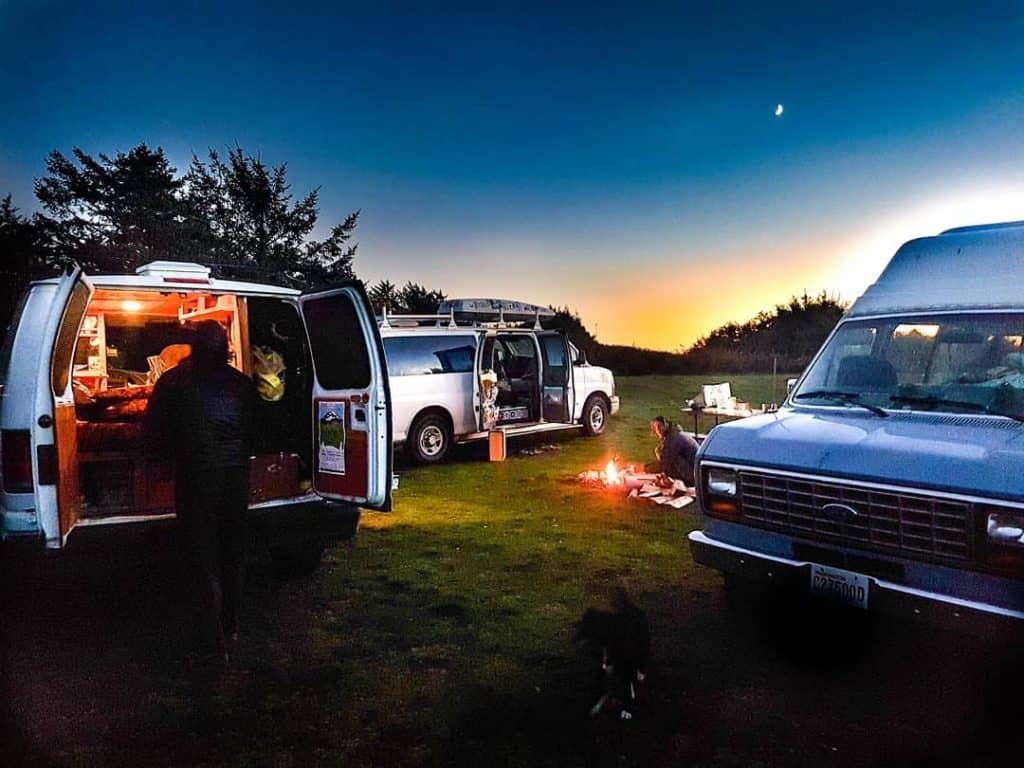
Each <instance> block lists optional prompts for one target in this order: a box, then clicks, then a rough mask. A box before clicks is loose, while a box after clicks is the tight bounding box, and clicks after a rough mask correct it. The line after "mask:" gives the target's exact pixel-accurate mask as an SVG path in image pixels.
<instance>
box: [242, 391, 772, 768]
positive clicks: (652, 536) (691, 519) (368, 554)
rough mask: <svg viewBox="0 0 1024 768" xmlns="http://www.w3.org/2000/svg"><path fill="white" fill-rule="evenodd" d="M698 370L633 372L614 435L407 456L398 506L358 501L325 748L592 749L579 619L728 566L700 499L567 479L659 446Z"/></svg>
mask: <svg viewBox="0 0 1024 768" xmlns="http://www.w3.org/2000/svg"><path fill="white" fill-rule="evenodd" d="M731 381H732V384H733V391H734V394H736V395H737V396H738V397H739V398H741V399H749V400H751V401H752V402H758V403H760V402H761V401H762V400H768V399H770V394H771V377H764V376H737V377H731ZM701 383H710V382H709V381H708V380H706V379H702V378H700V377H645V378H633V379H628V378H627V379H622V380H620V382H619V393H620V394H621V397H622V410H621V412H620V414H619V415H618V417H617V418H614V419H612V420H611V423H610V426H609V429H608V431H607V432H606V434H605V435H604V436H602V437H601V438H599V439H586V438H584V437H582V436H574V437H569V438H563V439H560V440H559V441H558V442H557V446H558V450H557V451H552V452H549V453H544V454H541V455H538V456H531V457H522V456H519V455H517V451H518V450H519V449H520V448H522V447H525V446H527V445H530V443H529V442H524V441H518V442H516V441H513V442H511V443H510V449H509V452H510V455H511V458H510V459H509V460H508V461H506V462H504V463H497V464H492V463H489V462H487V461H486V458H485V455H484V452H483V450H482V449H480V448H479V447H472V448H468V449H465V450H463V451H462V452H460V454H459V455H458V456H456V457H455V460H453V461H451V462H449V463H447V464H445V465H443V466H440V467H431V468H412V467H401V466H400V469H399V471H400V474H401V478H402V485H401V490H399V491H398V493H397V494H396V495H395V511H394V512H393V513H391V514H372V513H371V514H364V517H363V523H362V526H361V529H360V533H359V536H358V541H357V543H356V544H355V546H354V548H351V549H348V550H340V551H338V552H336V553H334V554H333V555H331V556H330V563H329V567H330V570H329V573H328V575H327V577H326V584H325V590H326V592H327V596H328V599H329V603H328V605H329V608H328V610H327V611H326V612H325V613H324V614H323V615H322V616H321V617H320V618H319V621H318V622H317V626H316V629H315V638H314V655H315V657H316V658H317V659H319V660H320V661H322V662H327V663H328V664H329V665H330V669H331V679H332V680H333V681H334V682H333V684H332V687H331V689H330V693H329V694H328V695H327V696H326V699H325V700H323V701H321V702H320V704H319V705H318V709H322V710H324V711H330V712H331V713H332V714H331V720H330V727H328V728H320V729H318V737H319V738H320V739H322V741H323V743H322V745H321V748H322V750H323V754H324V755H332V756H333V757H332V759H334V758H341V759H342V760H343V761H344V763H345V764H347V765H354V764H367V765H369V764H377V765H383V764H417V763H421V762H422V763H426V764H429V763H433V762H436V761H439V760H456V761H457V762H460V763H463V764H482V763H484V762H485V761H486V762H497V763H498V764H521V765H537V764H545V763H551V764H561V765H565V764H573V763H579V764H582V763H585V762H587V758H586V756H585V754H581V753H580V752H579V751H578V749H577V747H576V746H574V744H575V742H576V739H575V738H574V737H573V734H576V735H579V733H578V732H579V730H580V728H585V727H587V723H586V718H585V717H582V716H581V715H582V713H585V711H586V707H587V706H588V703H587V702H586V701H585V700H584V699H585V696H586V695H587V694H586V684H585V681H586V679H587V671H586V669H585V668H581V664H582V662H581V661H580V659H579V658H578V656H577V653H576V651H575V649H574V648H573V646H572V644H571V642H570V631H571V625H572V623H573V621H575V620H576V619H577V618H578V617H579V616H580V614H582V612H583V611H584V610H585V609H586V608H587V607H588V606H591V605H594V604H599V603H602V602H605V601H606V600H607V598H608V595H609V593H610V591H611V590H612V588H613V587H615V586H616V585H622V586H625V587H626V589H627V590H628V591H629V592H630V593H631V594H633V595H634V596H636V598H637V599H638V600H640V602H641V603H643V602H644V601H645V599H649V598H651V597H652V596H653V595H655V594H662V595H664V594H670V593H672V592H673V591H675V590H679V589H681V588H682V586H683V585H684V584H686V585H688V586H693V585H695V584H697V585H705V586H707V587H709V588H710V587H713V586H714V585H715V584H716V583H717V577H716V576H715V575H713V574H712V573H710V572H708V571H706V570H703V569H696V568H695V567H694V565H693V563H692V561H691V559H690V554H689V550H688V548H687V545H686V539H685V537H686V534H687V532H688V531H689V530H691V529H692V528H693V527H694V526H695V517H696V515H695V513H694V512H693V508H692V507H691V508H689V509H686V510H682V511H666V510H665V509H664V508H661V507H658V506H656V505H651V504H644V503H640V502H630V501H629V500H626V499H624V498H622V497H619V496H617V495H612V494H606V493H603V492H600V491H592V490H585V489H581V488H579V487H577V485H576V483H575V482H574V480H573V477H574V476H575V475H576V473H578V472H579V471H581V470H583V469H586V468H591V467H598V466H602V465H603V464H604V463H605V462H606V461H607V459H608V458H609V457H610V456H613V455H616V456H619V457H621V459H622V460H623V461H627V462H628V461H636V462H643V461H646V460H649V459H650V458H651V453H652V450H653V447H654V442H653V439H652V438H651V436H650V435H649V433H648V425H647V423H648V420H649V419H650V418H651V417H652V416H654V415H656V414H658V413H663V414H665V415H667V416H669V417H673V416H674V415H675V414H676V413H678V410H677V409H678V405H679V404H680V403H682V402H683V401H684V400H685V399H686V398H687V397H690V396H692V395H693V394H694V393H696V392H697V391H698V387H699V386H700V384H701ZM691 423H692V422H691ZM287 711H288V713H289V717H293V716H295V714H296V711H295V709H293V708H291V709H288V710H287ZM300 712H301V710H300ZM282 727H288V728H300V727H302V723H301V722H290V723H287V722H280V721H278V722H276V723H275V728H276V729H280V728H282ZM543 734H548V735H547V736H544V735H543ZM253 746H254V747H256V745H253ZM259 749H262V747H260V748H259ZM264 754H265V752H264Z"/></svg>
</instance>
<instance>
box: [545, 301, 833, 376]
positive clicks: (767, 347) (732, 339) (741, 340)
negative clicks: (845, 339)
mask: <svg viewBox="0 0 1024 768" xmlns="http://www.w3.org/2000/svg"><path fill="white" fill-rule="evenodd" d="M845 309H846V307H845V305H843V304H842V303H840V302H839V301H837V300H836V299H834V298H832V297H830V296H828V295H826V294H825V293H821V294H819V295H817V296H813V297H810V296H807V295H806V294H805V295H803V296H794V297H793V298H791V299H790V300H789V301H788V302H787V303H785V304H779V305H778V306H776V307H775V309H774V310H772V311H770V312H760V313H758V314H757V316H756V317H754V318H752V319H751V320H748V321H747V322H745V323H726V324H725V325H723V326H721V327H720V328H716V329H715V330H714V331H712V332H711V333H709V334H708V335H707V336H705V337H703V338H701V339H699V340H698V341H697V342H695V343H694V344H693V346H691V347H690V348H689V349H688V350H686V351H685V352H682V353H677V352H662V351H659V350H653V349H643V348H640V347H627V346H623V345H617V344H601V343H600V342H599V341H598V340H597V339H596V338H594V336H593V335H592V334H591V333H590V332H589V331H588V330H587V329H586V327H585V326H584V325H583V322H582V320H581V319H580V317H579V315H578V314H575V313H573V312H570V311H569V309H568V308H562V309H557V310H556V315H555V317H554V318H553V319H552V320H551V321H548V322H547V323H546V324H545V325H546V326H548V327H551V328H560V329H562V330H564V331H566V333H568V335H569V338H571V339H572V340H573V343H575V344H576V346H578V347H580V348H581V349H585V350H586V351H587V358H588V359H589V360H590V362H592V363H595V364H599V365H603V366H606V367H608V368H611V369H612V370H613V371H614V372H615V373H616V374H618V375H620V376H644V375H647V374H654V373H660V374H683V373H757V372H762V373H767V372H769V371H771V370H772V368H773V366H774V365H777V366H778V370H779V371H786V372H793V371H799V370H802V369H803V368H804V367H806V365H807V364H808V363H809V362H810V360H811V358H812V357H813V356H814V353H815V352H817V351H818V348H819V347H820V346H821V344H822V343H823V342H824V341H825V337H826V336H828V334H829V331H831V330H832V328H834V327H835V325H836V323H837V322H839V318H840V317H842V315H843V312H844V311H845Z"/></svg>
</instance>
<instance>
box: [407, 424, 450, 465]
mask: <svg viewBox="0 0 1024 768" xmlns="http://www.w3.org/2000/svg"><path fill="white" fill-rule="evenodd" d="M452 442H453V438H452V428H451V427H450V426H449V425H448V420H447V419H445V418H444V417H443V416H439V415H437V414H436V413H431V414H427V415H426V416H421V417H420V418H418V419H417V420H416V423H415V424H413V425H412V430H410V432H409V440H408V443H409V453H410V454H412V459H413V461H415V462H416V463H417V464H437V463H439V462H442V461H444V460H445V458H446V457H447V456H448V452H449V451H451V449H452Z"/></svg>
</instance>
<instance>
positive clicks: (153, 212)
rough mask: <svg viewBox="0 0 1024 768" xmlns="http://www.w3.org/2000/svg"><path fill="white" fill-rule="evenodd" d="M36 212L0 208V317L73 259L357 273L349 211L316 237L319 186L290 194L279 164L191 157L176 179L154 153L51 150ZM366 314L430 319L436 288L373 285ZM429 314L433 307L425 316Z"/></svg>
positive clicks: (273, 274)
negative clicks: (31, 286) (33, 284)
mask: <svg viewBox="0 0 1024 768" xmlns="http://www.w3.org/2000/svg"><path fill="white" fill-rule="evenodd" d="M35 196H36V199H37V201H38V203H39V211H37V212H36V213H34V214H33V215H31V216H27V215H23V214H22V213H21V212H20V211H19V209H18V208H17V207H16V206H15V204H14V201H13V200H12V197H11V195H9V194H8V195H7V196H6V197H4V198H3V199H2V200H0V321H2V322H4V323H6V320H7V318H9V317H10V314H11V312H12V311H13V307H14V304H15V302H16V301H17V299H18V296H19V295H20V294H21V292H22V291H23V290H24V288H25V286H26V285H27V284H28V283H29V282H30V281H31V280H35V279H39V278H43V277H50V276H52V275H55V274H58V273H59V272H60V271H61V270H62V269H63V268H64V267H65V266H66V265H67V264H69V263H71V262H75V263H77V264H79V265H81V266H82V268H83V269H85V270H86V271H87V272H93V273H104V274H123V273H129V274H130V273H132V272H134V270H135V268H136V267H138V266H141V265H142V264H145V263H147V262H151V261H194V262H199V263H202V264H206V265H208V266H210V267H211V269H212V270H213V272H214V275H215V276H217V277H229V278H236V279H249V280H257V281H259V282H269V283H275V284H279V285H286V286H292V287H297V288H316V287H321V286H325V285H330V284H332V283H336V282H338V281H340V280H344V279H349V278H352V277H355V270H354V267H353V261H354V258H355V256H356V251H357V245H356V243H355V242H354V241H353V240H352V237H353V234H354V232H355V229H356V225H357V224H358V222H359V211H358V210H356V211H353V212H352V213H350V214H348V215H347V216H346V217H345V218H343V219H342V220H341V221H338V222H335V223H334V224H332V225H331V226H330V227H329V229H328V230H327V233H326V235H325V236H324V237H321V238H315V237H313V233H314V231H315V230H316V228H317V224H318V223H319V220H320V190H319V188H316V189H313V190H311V191H309V192H306V193H305V194H304V195H301V196H295V195H294V194H293V192H292V189H291V185H290V183H289V181H288V170H287V166H286V165H285V164H281V165H270V164H267V163H266V162H264V161H263V159H262V158H261V157H259V156H256V155H252V154H250V153H247V152H246V151H245V150H244V149H242V148H241V147H234V148H230V149H228V150H227V153H226V154H221V153H220V152H218V151H216V150H212V149H211V150H210V151H209V152H208V154H207V156H206V157H205V158H200V157H199V156H197V155H193V157H192V161H191V162H190V164H189V166H188V168H187V169H186V170H185V171H184V172H183V173H179V171H178V169H177V168H175V167H174V166H173V165H172V164H171V162H170V161H169V159H168V158H167V156H166V154H165V153H164V150H163V149H162V148H160V147H157V148H155V149H154V148H151V147H149V146H147V145H146V144H145V143H143V144H139V145H138V146H136V147H133V148H132V149H131V150H129V151H128V152H117V153H114V154H112V155H111V154H105V153H99V154H97V155H95V156H94V155H91V154H89V153H87V152H85V151H83V150H82V149H80V148H78V147H76V148H74V149H73V150H72V152H71V155H70V156H68V155H65V154H64V153H62V152H60V151H58V150H54V151H53V152H51V153H50V154H49V155H48V156H47V157H46V160H45V173H44V174H43V176H41V177H40V178H38V179H36V182H35ZM370 293H371V295H372V296H373V297H374V299H375V306H376V308H377V309H378V311H379V309H380V307H381V306H383V304H384V303H387V304H388V306H389V309H391V310H393V311H410V312H411V311H415V312H425V311H431V312H432V311H436V305H437V304H438V303H440V301H442V300H443V299H444V295H443V294H442V293H441V292H440V291H436V290H430V289H427V288H425V287H423V286H421V285H418V284H415V283H407V284H406V285H405V286H404V287H402V288H401V289H396V288H395V287H394V286H393V285H392V284H391V283H390V282H388V281H386V280H382V281H381V282H380V283H378V284H377V285H375V286H372V287H371V290H370ZM430 307H432V308H430Z"/></svg>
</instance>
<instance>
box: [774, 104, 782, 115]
mask: <svg viewBox="0 0 1024 768" xmlns="http://www.w3.org/2000/svg"><path fill="white" fill-rule="evenodd" d="M782 112H783V110H782V105H781V104H776V105H775V116H776V117H782Z"/></svg>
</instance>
